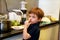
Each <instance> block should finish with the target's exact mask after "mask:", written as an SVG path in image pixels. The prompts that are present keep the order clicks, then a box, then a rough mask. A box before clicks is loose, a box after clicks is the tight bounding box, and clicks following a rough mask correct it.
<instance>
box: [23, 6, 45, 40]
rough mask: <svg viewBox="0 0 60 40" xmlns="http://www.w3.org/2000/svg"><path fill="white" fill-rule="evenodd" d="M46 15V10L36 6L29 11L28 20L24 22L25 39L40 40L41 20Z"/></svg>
mask: <svg viewBox="0 0 60 40" xmlns="http://www.w3.org/2000/svg"><path fill="white" fill-rule="evenodd" d="M43 16H44V12H43V11H42V10H41V9H40V8H38V7H36V8H32V10H30V11H29V12H28V20H27V21H26V22H25V24H24V30H23V39H24V40H38V38H39V34H40V28H39V25H40V21H41V19H42V17H43Z"/></svg>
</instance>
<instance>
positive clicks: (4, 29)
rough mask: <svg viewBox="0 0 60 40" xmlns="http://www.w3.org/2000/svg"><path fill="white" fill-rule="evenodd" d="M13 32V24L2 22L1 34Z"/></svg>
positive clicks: (0, 23)
mask: <svg viewBox="0 0 60 40" xmlns="http://www.w3.org/2000/svg"><path fill="white" fill-rule="evenodd" d="M10 30H11V22H10V21H7V20H4V21H2V20H1V21H0V33H2V32H3V33H4V32H9V31H10Z"/></svg>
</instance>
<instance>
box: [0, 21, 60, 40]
mask: <svg viewBox="0 0 60 40" xmlns="http://www.w3.org/2000/svg"><path fill="white" fill-rule="evenodd" d="M54 24H59V21H55V22H52V23H49V24H44V25H41V26H40V28H44V27H47V26H50V25H54ZM22 31H23V29H21V30H11V31H10V32H8V33H1V34H0V38H1V39H5V38H9V37H12V36H15V35H18V34H22Z"/></svg>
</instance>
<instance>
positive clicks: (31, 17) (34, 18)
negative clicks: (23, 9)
mask: <svg viewBox="0 0 60 40" xmlns="http://www.w3.org/2000/svg"><path fill="white" fill-rule="evenodd" d="M28 20H30V22H31V24H34V23H36V22H38V21H39V20H40V19H38V17H37V15H36V14H33V13H31V14H29V17H28Z"/></svg>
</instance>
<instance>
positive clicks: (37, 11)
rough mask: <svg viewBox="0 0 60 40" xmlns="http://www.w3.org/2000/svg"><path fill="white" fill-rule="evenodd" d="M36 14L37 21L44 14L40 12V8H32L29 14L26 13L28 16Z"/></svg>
mask: <svg viewBox="0 0 60 40" xmlns="http://www.w3.org/2000/svg"><path fill="white" fill-rule="evenodd" d="M32 13H33V14H36V15H37V17H38V19H39V18H42V17H43V16H44V12H43V11H42V9H41V8H38V7H35V8H32V9H31V10H30V11H29V12H28V14H32Z"/></svg>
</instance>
